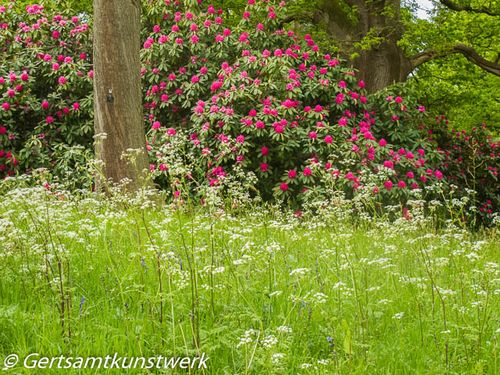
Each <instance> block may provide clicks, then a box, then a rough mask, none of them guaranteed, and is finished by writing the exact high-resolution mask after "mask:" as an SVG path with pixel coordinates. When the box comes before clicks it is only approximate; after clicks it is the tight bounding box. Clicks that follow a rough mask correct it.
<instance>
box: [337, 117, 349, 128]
mask: <svg viewBox="0 0 500 375" xmlns="http://www.w3.org/2000/svg"><path fill="white" fill-rule="evenodd" d="M338 124H339V126H346V125H347V118H345V117H341V118H340V120H339V122H338Z"/></svg>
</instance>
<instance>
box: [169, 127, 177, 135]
mask: <svg viewBox="0 0 500 375" xmlns="http://www.w3.org/2000/svg"><path fill="white" fill-rule="evenodd" d="M166 134H167V135H168V136H169V137H173V136H174V135H176V134H177V130H175V129H174V128H168V129H167V133H166Z"/></svg>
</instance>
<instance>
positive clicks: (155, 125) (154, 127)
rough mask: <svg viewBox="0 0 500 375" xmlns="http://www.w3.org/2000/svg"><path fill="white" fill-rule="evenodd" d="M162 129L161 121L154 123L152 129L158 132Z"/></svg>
mask: <svg viewBox="0 0 500 375" xmlns="http://www.w3.org/2000/svg"><path fill="white" fill-rule="evenodd" d="M160 128H161V124H160V121H155V122H153V126H151V129H153V130H158V129H160Z"/></svg>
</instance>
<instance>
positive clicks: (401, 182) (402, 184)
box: [398, 180, 406, 189]
mask: <svg viewBox="0 0 500 375" xmlns="http://www.w3.org/2000/svg"><path fill="white" fill-rule="evenodd" d="M405 187H406V182H404V181H402V180H400V181H398V188H400V189H404V188H405Z"/></svg>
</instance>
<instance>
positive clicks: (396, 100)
mask: <svg viewBox="0 0 500 375" xmlns="http://www.w3.org/2000/svg"><path fill="white" fill-rule="evenodd" d="M394 101H395V102H396V103H398V104H401V103H403V98H402V97H400V96H396V99H394Z"/></svg>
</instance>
